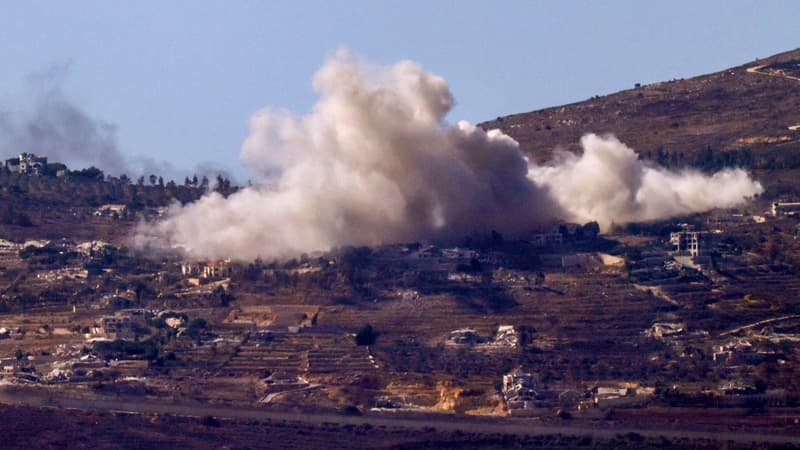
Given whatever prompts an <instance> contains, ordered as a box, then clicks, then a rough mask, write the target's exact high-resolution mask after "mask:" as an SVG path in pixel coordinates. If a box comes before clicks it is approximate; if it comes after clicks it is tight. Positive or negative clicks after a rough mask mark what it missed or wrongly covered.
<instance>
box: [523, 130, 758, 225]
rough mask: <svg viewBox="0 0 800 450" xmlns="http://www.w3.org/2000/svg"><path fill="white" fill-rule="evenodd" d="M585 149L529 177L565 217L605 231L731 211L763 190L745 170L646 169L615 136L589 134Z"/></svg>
mask: <svg viewBox="0 0 800 450" xmlns="http://www.w3.org/2000/svg"><path fill="white" fill-rule="evenodd" d="M581 146H582V147H583V154H582V155H581V156H577V155H575V154H574V153H569V152H559V153H557V154H556V156H555V158H554V161H552V162H551V163H550V164H548V165H545V166H540V167H537V166H531V167H530V173H529V175H528V176H529V177H530V178H531V179H532V180H534V182H536V183H537V184H539V185H542V186H547V187H549V188H550V193H551V194H552V195H553V197H555V199H556V201H557V202H558V203H559V204H561V205H562V206H563V207H564V208H563V209H564V211H566V213H567V214H566V216H565V217H564V219H566V220H568V221H571V222H576V223H586V222H589V221H592V220H596V221H597V222H598V223H599V224H600V229H601V230H603V231H608V230H609V229H610V228H611V226H612V225H613V224H617V225H624V224H626V223H631V222H643V221H648V220H657V219H665V218H668V217H674V216H680V215H685V214H690V213H694V212H702V211H708V210H711V209H714V208H727V207H732V206H736V205H738V204H741V203H742V202H743V201H744V200H746V199H748V198H750V197H753V196H755V195H757V194H760V193H762V192H763V191H764V189H763V188H762V187H761V184H760V183H758V182H756V181H753V180H751V179H750V176H749V175H748V174H747V172H745V171H744V170H742V169H725V170H722V171H719V172H717V173H715V174H713V175H711V176H708V175H704V174H702V173H700V172H698V171H696V170H683V171H679V172H676V171H671V170H666V169H664V168H661V167H654V166H652V165H648V164H646V163H644V162H643V161H640V160H639V156H638V155H637V154H636V152H634V151H633V150H632V149H631V148H629V147H627V146H626V145H625V144H623V143H622V142H620V141H619V140H617V138H616V137H614V136H605V137H601V136H598V135H595V134H587V135H585V136H584V137H583V138H582V139H581Z"/></svg>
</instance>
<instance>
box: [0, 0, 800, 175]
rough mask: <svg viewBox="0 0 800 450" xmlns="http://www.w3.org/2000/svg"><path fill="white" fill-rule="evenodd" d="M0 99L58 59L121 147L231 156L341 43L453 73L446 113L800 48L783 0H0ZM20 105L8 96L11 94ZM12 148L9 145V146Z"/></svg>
mask: <svg viewBox="0 0 800 450" xmlns="http://www.w3.org/2000/svg"><path fill="white" fill-rule="evenodd" d="M0 11H1V13H0V58H2V62H3V64H2V68H3V70H0V107H2V110H6V111H11V112H12V113H13V112H14V111H15V109H14V108H19V107H24V102H25V101H26V98H27V97H26V89H27V88H26V79H28V78H29V75H30V74H31V73H36V72H41V71H44V70H47V69H49V68H52V67H54V66H57V67H67V68H68V69H67V74H66V75H65V78H64V81H63V86H62V88H63V91H64V94H65V95H66V96H67V97H68V98H70V99H71V100H72V101H74V102H75V103H76V104H78V105H79V106H80V108H82V109H83V110H84V111H85V112H86V113H87V114H89V115H90V116H91V117H93V118H97V119H101V120H103V121H106V122H111V123H114V124H116V125H117V126H118V128H117V141H118V145H119V148H120V149H121V151H122V152H123V153H125V154H126V155H131V156H133V155H144V156H149V157H152V158H157V159H163V160H166V161H168V162H171V163H172V164H174V165H175V166H178V167H185V168H192V167H194V166H195V165H196V164H197V163H198V162H201V161H210V162H214V163H217V164H223V165H227V166H228V167H231V168H232V169H234V171H235V172H236V173H238V174H240V175H243V174H244V171H243V169H242V168H241V166H239V163H238V154H239V149H240V146H241V143H242V141H243V139H244V138H245V137H246V136H247V120H248V118H249V116H250V115H251V114H252V113H253V112H255V111H257V110H258V109H260V108H262V107H265V106H270V107H274V108H285V109H288V110H292V111H296V112H299V113H303V112H306V111H308V109H309V108H310V106H311V105H312V104H313V102H314V100H315V95H314V93H313V91H312V90H311V77H312V75H313V73H314V71H315V70H316V69H317V68H318V67H319V66H320V64H321V63H322V61H323V60H324V58H325V56H326V54H328V53H329V52H331V51H333V50H335V49H337V48H338V47H340V46H347V47H349V48H350V49H352V50H353V51H354V52H356V53H358V54H360V55H362V56H364V57H366V58H367V59H369V60H371V61H373V62H377V63H387V64H389V63H393V62H395V61H397V60H400V59H412V60H415V61H417V62H419V63H421V64H422V65H423V67H424V68H426V69H427V70H429V71H432V72H434V73H437V74H439V75H441V76H443V77H444V78H446V79H447V80H448V82H449V83H450V87H451V90H452V91H453V93H454V95H455V98H456V102H457V105H456V107H455V108H454V110H453V111H452V112H451V113H450V115H449V116H448V119H449V120H450V121H453V122H455V121H457V120H460V119H466V120H469V121H472V122H479V121H481V120H486V119H491V118H494V117H496V116H498V115H506V114H511V113H515V112H522V111H529V110H533V109H538V108H542V107H546V106H552V105H558V104H563V103H569V102H574V101H579V100H583V99H586V98H588V97H591V96H593V95H597V94H607V93H611V92H614V91H617V90H620V89H625V88H629V87H632V86H633V84H634V83H637V82H641V83H648V82H654V81H660V80H668V79H673V78H682V77H690V76H693V75H698V74H702V73H707V72H713V71H716V70H719V69H722V68H724V67H728V66H733V65H738V64H741V63H745V62H748V61H752V60H753V59H755V58H757V57H765V56H769V55H771V54H774V53H777V52H781V51H785V50H790V49H793V48H796V47H800V26H798V23H797V18H798V17H800V2H797V1H794V0H786V1H769V0H767V1H736V0H733V1H705V2H698V1H677V0H673V1H670V2H640V1H613V0H612V1H567V0H564V1H510V2H489V1H481V2H478V1H469V0H461V1H412V0H404V1H388V0H386V1H363V2H361V1H339V2H331V1H300V0H296V1H253V0H251V1H244V0H240V1H236V0H229V1H215V2H211V1H199V0H195V1H166V2H164V1H160V2H156V1H138V2H109V1H70V2H65V1H35V0H30V1H24V2H22V1H0ZM12 104H13V105H16V106H10V105H12ZM3 156H6V155H3Z"/></svg>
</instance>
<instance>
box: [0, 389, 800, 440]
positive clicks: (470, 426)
mask: <svg viewBox="0 0 800 450" xmlns="http://www.w3.org/2000/svg"><path fill="white" fill-rule="evenodd" d="M0 403H4V404H9V405H16V406H29V407H51V408H64V409H77V410H85V411H100V412H118V413H130V414H165V415H173V416H184V417H204V416H213V417H217V418H221V419H234V420H236V419H238V420H241V419H245V420H262V421H287V422H299V423H305V424H315V425H317V424H318V425H323V424H326V423H328V424H329V423H334V424H339V425H363V424H369V425H371V426H386V427H395V428H405V429H408V430H410V431H414V430H425V429H430V428H431V427H433V428H436V429H437V430H439V431H450V432H456V431H461V432H470V433H481V434H487V435H488V434H509V435H518V436H525V435H527V436H544V435H553V434H561V435H566V436H592V437H594V438H601V439H610V438H614V437H616V436H618V435H625V434H628V433H636V434H639V435H641V436H644V437H652V438H658V437H662V436H663V437H666V438H669V439H678V438H686V439H711V440H718V441H723V442H724V441H733V442H738V443H751V442H764V443H771V444H779V443H793V444H800V436H796V435H781V434H776V433H775V432H769V433H767V432H765V433H753V432H738V431H726V432H720V431H711V430H700V429H698V430H695V429H692V430H686V429H676V428H635V427H627V426H620V427H617V426H614V425H613V424H611V423H609V422H600V423H597V424H593V423H588V422H579V421H573V422H565V423H564V424H558V425H555V424H554V425H550V424H543V423H541V422H536V421H533V420H531V419H522V418H487V417H470V416H452V415H448V416H443V415H420V416H419V417H410V416H408V415H404V416H393V415H392V414H367V415H359V416H350V415H339V414H333V413H301V412H291V411H279V410H273V409H267V408H257V407H238V406H228V405H215V404H208V403H188V402H184V403H167V402H162V401H156V400H146V399H141V398H118V399H115V398H108V397H95V396H93V397H92V398H88V399H87V398H77V397H69V396H66V395H64V394H63V393H60V392H56V391H54V390H50V389H38V388H24V389H20V388H19V387H16V386H13V387H9V386H0Z"/></svg>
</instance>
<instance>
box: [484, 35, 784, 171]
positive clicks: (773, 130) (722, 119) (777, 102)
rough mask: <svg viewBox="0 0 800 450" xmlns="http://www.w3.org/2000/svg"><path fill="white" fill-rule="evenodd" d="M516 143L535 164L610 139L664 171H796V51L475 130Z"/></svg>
mask: <svg viewBox="0 0 800 450" xmlns="http://www.w3.org/2000/svg"><path fill="white" fill-rule="evenodd" d="M480 125H481V126H482V127H483V128H485V129H492V128H499V129H501V130H503V131H504V132H505V133H506V134H508V135H509V136H511V137H513V138H514V139H516V140H517V141H518V142H519V143H520V145H521V147H522V149H523V150H524V151H525V152H526V153H527V154H528V155H529V156H531V157H532V158H533V159H534V160H536V161H540V162H541V161H544V160H546V159H548V158H549V157H550V156H551V154H552V151H553V149H555V148H556V147H560V148H564V149H567V150H572V151H579V150H580V145H579V140H580V137H581V136H582V135H583V134H585V133H589V132H594V133H613V134H615V135H616V136H617V137H619V138H620V139H621V140H622V141H623V142H625V143H626V144H627V145H629V146H630V147H632V148H634V149H636V150H637V151H639V152H640V154H642V155H643V157H645V158H648V159H653V160H658V161H659V162H660V163H662V164H664V165H667V166H678V167H681V166H700V167H701V168H703V169H708V170H711V169H715V168H718V167H721V166H725V165H730V164H734V165H740V166H745V167H747V168H749V169H753V170H757V171H764V170H768V171H769V170H781V171H786V170H800V49H797V50H793V51H789V52H785V53H780V54H777V55H774V56H771V57H769V58H765V59H759V60H756V61H754V62H751V63H748V64H743V65H741V66H738V67H733V68H730V69H726V70H722V71H720V72H716V73H712V74H709V75H702V76H697V77H694V78H689V79H680V80H673V81H666V82H660V83H653V84H648V85H641V86H638V85H637V87H634V88H633V89H628V90H625V91H621V92H617V93H614V94H610V95H605V96H597V97H593V98H591V99H589V100H586V101H582V102H578V103H572V104H569V105H564V106H557V107H552V108H546V109H542V110H539V111H532V112H526V113H520V114H513V115H510V116H505V117H498V118H497V119H495V120H491V121H487V122H484V123H482V124H480Z"/></svg>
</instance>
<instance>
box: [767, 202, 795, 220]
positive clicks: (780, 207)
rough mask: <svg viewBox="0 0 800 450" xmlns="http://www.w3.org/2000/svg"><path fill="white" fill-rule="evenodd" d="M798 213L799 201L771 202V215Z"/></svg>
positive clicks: (792, 214) (793, 214)
mask: <svg viewBox="0 0 800 450" xmlns="http://www.w3.org/2000/svg"><path fill="white" fill-rule="evenodd" d="M797 214H800V202H774V203H773V204H772V215H773V216H775V217H778V216H795V215H797Z"/></svg>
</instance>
